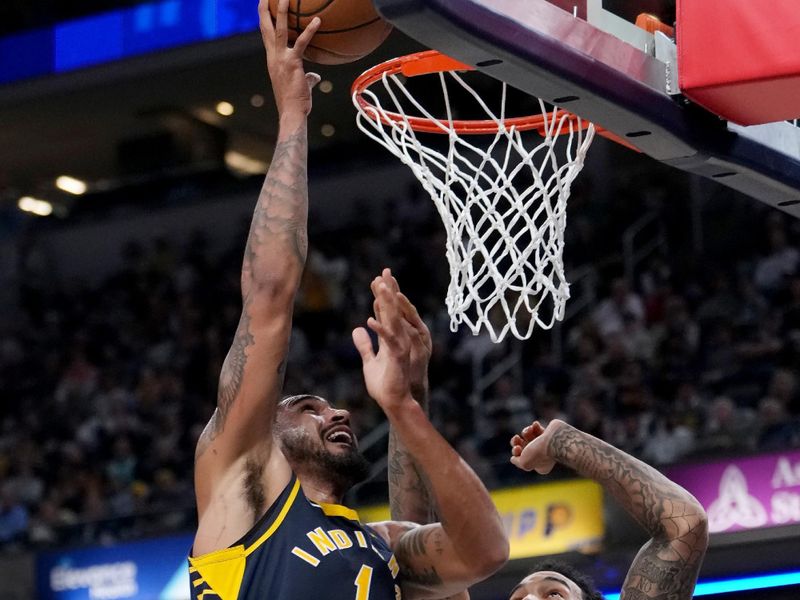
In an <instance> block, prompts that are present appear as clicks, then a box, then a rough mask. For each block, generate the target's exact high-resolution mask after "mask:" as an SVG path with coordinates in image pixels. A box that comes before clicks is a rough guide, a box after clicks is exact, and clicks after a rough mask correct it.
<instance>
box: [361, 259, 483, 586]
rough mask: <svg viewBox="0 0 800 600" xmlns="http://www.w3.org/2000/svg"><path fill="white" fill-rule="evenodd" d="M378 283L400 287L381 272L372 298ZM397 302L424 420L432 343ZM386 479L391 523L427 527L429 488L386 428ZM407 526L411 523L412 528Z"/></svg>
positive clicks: (431, 515) (409, 307) (410, 308)
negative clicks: (405, 331)
mask: <svg viewBox="0 0 800 600" xmlns="http://www.w3.org/2000/svg"><path fill="white" fill-rule="evenodd" d="M381 281H383V282H384V283H385V284H386V285H388V286H389V288H390V289H391V290H392V291H394V292H396V293H397V292H400V286H399V285H398V283H397V280H396V279H395V278H394V277H393V276H392V272H391V271H390V270H389V269H384V271H383V273H382V275H381V277H376V278H375V279H374V280H373V282H372V285H371V287H372V292H373V294H375V296H376V297H377V290H378V288H377V286H378V284H379V283H380V282H381ZM397 299H398V301H399V305H400V311H401V313H402V315H403V320H404V321H405V325H406V330H407V331H408V334H409V338H410V341H411V351H410V356H409V358H410V365H409V378H410V381H409V383H410V391H411V396H412V397H413V398H414V400H416V401H417V404H419V406H420V408H421V409H422V412H423V413H425V416H426V417H428V416H429V412H428V401H429V393H430V387H429V385H428V362H429V361H430V358H431V352H432V351H433V340H432V339H431V333H430V331H429V330H428V326H427V325H425V321H423V320H422V318H421V317H420V316H419V312H417V308H416V307H415V306H414V305H413V304H412V303H411V301H410V300H409V299H408V298H407V297H406V296H405V295H404V294H402V293H398V296H397ZM375 313H376V317H378V320H380V317H379V315H380V307H379V306H378V303H377V301H376V302H375ZM388 477H389V509H390V512H391V516H392V520H393V521H405V522H410V523H408V524H407V525H405V526H404V527H403V526H401V527H400V529H401V530H402V531H403V532H407V531H410V530H411V529H413V528H415V527H416V525H427V524H428V523H433V522H434V521H436V520H437V518H436V509H435V506H434V504H433V498H432V495H431V491H430V484H429V483H428V481H427V479H426V478H425V476H424V475H423V473H422V471H421V470H420V468H419V467H418V466H417V465H416V463H415V462H414V459H413V458H412V456H411V453H410V452H409V451H408V449H406V447H405V445H403V442H402V440H401V439H400V437H399V436H398V435H397V432H396V431H395V428H394V427H392V426H390V427H389V465H388ZM411 523H414V525H412V524H411ZM393 533H395V534H396V537H399V536H397V533H398V530H397V529H395V530H394V531H393ZM445 600H469V592H467V591H466V590H464V591H463V592H461V593H459V594H456V595H454V596H449V597H448V598H446V599H445Z"/></svg>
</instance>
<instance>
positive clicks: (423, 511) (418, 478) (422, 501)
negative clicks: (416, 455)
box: [388, 430, 436, 524]
mask: <svg viewBox="0 0 800 600" xmlns="http://www.w3.org/2000/svg"><path fill="white" fill-rule="evenodd" d="M388 478H389V508H390V511H391V515H392V519H394V520H395V521H413V522H415V523H420V524H426V523H432V522H433V521H434V520H435V512H436V511H435V510H434V504H433V499H432V498H431V493H430V487H429V485H428V482H427V479H426V477H425V476H424V474H423V473H422V472H421V471H420V470H419V468H418V467H417V465H416V464H414V459H413V458H412V457H411V454H410V453H409V452H408V451H407V450H406V449H405V447H404V446H403V443H402V442H401V441H400V440H399V439H398V438H397V434H396V433H395V432H394V430H390V431H389V466H388Z"/></svg>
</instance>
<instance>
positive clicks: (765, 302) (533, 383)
mask: <svg viewBox="0 0 800 600" xmlns="http://www.w3.org/2000/svg"><path fill="white" fill-rule="evenodd" d="M576 193H577V194H578V196H580V193H581V192H580V190H578V191H577V192H576ZM576 202H577V203H578V204H580V202H581V200H580V197H578V199H577V200H576ZM360 213H361V218H360V219H359V222H358V224H356V225H353V226H352V227H351V228H349V229H347V230H340V231H333V232H316V233H314V234H313V235H312V243H311V246H312V247H311V250H310V254H309V258H308V264H307V268H306V272H305V275H304V278H303V281H302V284H301V289H300V292H299V295H298V299H297V305H296V313H295V329H294V332H293V337H292V343H291V349H290V356H289V370H288V373H287V379H286V386H285V391H286V393H287V394H289V393H297V392H305V391H308V392H313V393H317V394H320V395H323V396H325V397H327V398H329V399H330V400H331V401H332V402H334V403H336V404H337V405H340V406H344V407H346V408H348V409H350V411H351V413H352V415H351V419H352V421H353V426H354V428H355V429H356V431H357V432H359V434H360V437H361V438H362V439H363V438H364V436H365V435H368V434H369V432H371V431H373V430H375V429H376V428H377V427H379V425H380V424H381V422H382V421H383V419H382V416H381V413H380V411H379V410H378V409H377V408H376V407H375V405H374V403H373V402H372V401H371V400H370V399H369V398H368V397H367V395H366V393H365V391H364V386H363V381H362V378H361V371H360V362H359V358H358V355H357V353H356V352H355V350H354V348H353V347H352V343H351V341H350V332H351V330H352V328H353V327H355V326H358V325H362V324H363V323H364V322H365V321H366V318H367V317H368V316H369V314H370V310H371V298H370V296H369V293H368V290H369V282H370V281H371V279H372V278H373V277H374V276H375V275H376V274H377V273H378V272H379V269H380V268H381V267H383V266H387V265H389V266H392V267H393V269H394V271H395V273H396V275H397V276H398V279H399V281H400V283H401V285H402V286H403V288H404V290H405V292H406V293H407V295H408V296H409V297H410V298H412V300H413V301H414V302H415V303H416V304H417V306H418V307H419V309H420V312H421V313H422V314H423V316H424V317H425V319H426V322H427V323H428V325H429V327H430V329H431V332H432V335H433V339H434V355H433V358H432V361H431V365H430V380H431V413H432V417H433V419H434V420H435V422H436V424H437V426H438V427H439V428H440V430H441V431H442V432H443V433H444V434H445V435H446V437H447V438H448V439H449V440H450V441H451V443H453V444H454V445H455V446H456V447H457V449H458V450H459V452H460V453H461V454H462V455H463V456H464V457H465V458H466V459H467V460H468V461H469V462H470V463H471V464H472V465H473V467H474V468H475V469H476V471H477V472H478V473H479V475H480V476H481V477H482V478H483V479H484V480H485V481H486V483H487V484H488V485H490V486H498V485H503V484H506V483H510V482H514V481H515V478H518V477H519V472H518V471H516V470H515V469H513V468H510V467H509V465H508V461H507V456H508V440H509V438H510V437H511V435H512V434H513V433H515V432H516V431H518V430H519V429H520V428H521V427H523V426H524V425H527V424H529V423H530V422H531V420H532V419H534V418H535V419H539V420H542V421H549V420H551V419H554V418H562V419H566V420H568V421H570V422H571V423H573V424H574V425H575V426H577V427H579V428H581V429H583V430H584V431H587V432H589V433H592V434H594V435H596V436H598V437H600V438H603V439H605V440H607V441H609V442H610V443H612V444H614V445H616V446H618V447H620V448H622V449H624V450H626V451H628V452H631V453H633V454H635V455H637V456H640V457H642V458H643V459H645V460H646V461H648V462H650V463H652V464H655V465H664V464H668V463H672V462H676V461H681V460H687V459H691V458H703V457H709V456H715V455H720V454H726V455H730V454H732V453H748V452H757V451H769V450H776V449H782V448H788V447H791V446H797V445H800V385H799V383H798V380H797V375H796V374H797V373H798V369H797V367H798V364H800V252H798V250H797V243H796V242H797V240H798V236H797V232H796V231H795V230H794V229H792V227H793V225H792V224H791V223H790V222H788V221H786V220H784V219H783V218H782V217H781V216H780V215H778V214H777V213H774V212H769V213H766V212H765V213H760V217H759V219H760V221H759V223H758V227H760V228H761V230H763V231H762V233H763V236H762V237H763V244H760V245H758V244H757V246H758V247H757V248H755V249H754V250H753V252H752V253H750V254H749V255H746V256H741V257H736V260H731V261H728V262H727V263H725V262H722V266H721V267H719V268H717V269H712V270H708V269H703V270H702V276H700V275H697V274H696V273H694V274H693V272H692V269H690V268H686V266H685V264H684V265H676V264H675V261H673V260H671V256H670V254H669V253H665V252H661V253H656V254H654V255H653V256H652V257H651V258H650V259H649V260H648V261H647V262H646V263H644V265H643V266H642V268H641V269H639V270H638V271H637V275H636V277H635V280H634V281H628V280H626V279H625V278H624V277H621V276H618V275H616V276H615V275H614V274H613V272H611V271H610V272H609V273H611V274H609V276H608V277H605V273H604V274H603V275H604V276H603V277H601V279H600V281H601V289H600V297H601V299H600V301H599V302H597V303H596V304H595V305H594V306H592V307H590V308H589V309H587V310H585V311H584V312H583V313H581V314H579V315H578V316H577V317H575V318H573V319H572V320H571V321H570V323H569V324H568V325H567V326H566V327H564V328H563V330H562V332H561V335H562V337H563V343H562V344H561V348H562V350H561V353H560V354H561V355H560V356H559V355H557V353H556V352H555V351H554V346H553V345H552V343H551V342H552V339H553V336H552V334H550V333H546V332H543V333H542V334H541V335H538V336H535V337H534V339H533V340H531V341H529V342H527V343H519V342H511V341H509V342H508V343H506V344H503V345H500V346H493V345H492V344H491V343H490V342H488V341H487V339H486V338H485V337H473V336H472V335H470V334H469V333H468V332H467V331H460V332H458V333H452V332H450V330H449V317H448V316H447V314H446V313H445V311H444V308H443V300H442V299H443V296H444V290H445V289H446V286H447V282H448V278H449V274H448V271H447V266H446V263H445V260H444V256H443V254H444V252H443V248H444V233H443V231H442V228H441V225H440V224H439V223H438V221H437V217H436V215H435V214H434V213H433V209H432V206H431V204H430V202H429V201H428V200H427V198H424V197H422V196H420V195H419V193H417V192H410V193H409V194H408V195H407V197H406V198H404V199H403V201H398V202H397V203H396V204H395V205H394V207H393V209H392V211H391V212H385V213H380V212H376V211H375V210H373V209H371V208H370V207H369V204H368V203H365V204H364V206H363V211H360ZM583 217H584V219H585V218H586V214H584V215H583ZM620 218H622V217H620ZM574 221H575V222H574V225H575V226H574V228H573V230H572V231H573V233H572V234H571V235H572V236H573V237H572V239H571V240H568V244H570V245H571V246H569V247H571V248H572V249H571V250H570V252H571V255H570V261H571V262H573V263H575V264H578V263H582V262H584V261H585V257H584V256H583V255H582V254H581V252H582V250H581V249H582V248H583V249H587V248H593V249H594V250H595V252H598V248H601V246H602V242H601V240H614V239H618V237H617V238H615V234H614V233H613V232H612V233H611V234H608V231H606V232H605V233H604V234H603V235H602V236H601V235H600V233H601V231H600V228H601V227H603V225H602V224H601V223H600V222H599V221H598V222H596V223H595V224H594V225H592V226H590V225H589V224H587V222H585V221H582V219H581V217H577V218H576V219H575V220H574ZM621 222H624V219H623V220H622V221H615V220H613V219H612V223H611V225H613V226H615V227H620V226H621V225H620V223H621ZM611 225H609V227H610V226H611ZM246 227H247V224H246V223H243V224H242V230H241V234H240V235H239V236H237V238H236V240H235V241H234V243H232V244H231V246H230V247H229V248H227V249H226V250H225V251H223V252H212V251H211V249H210V245H209V243H208V240H207V238H206V236H205V235H204V234H203V233H202V232H196V233H195V234H194V235H193V236H192V238H191V240H190V241H189V242H188V243H187V244H186V245H182V246H177V245H176V244H174V243H172V242H171V241H170V240H169V239H156V240H152V241H147V242H130V243H128V244H127V246H126V247H125V250H124V253H123V257H122V262H121V267H120V268H119V270H118V271H117V272H116V273H114V274H113V275H112V276H110V277H108V278H106V279H105V280H104V281H102V282H99V283H98V284H93V285H88V284H80V285H79V284H76V283H75V282H70V283H69V285H67V284H66V282H61V281H59V278H58V274H57V273H53V272H52V270H51V267H50V261H48V259H47V252H48V250H47V245H46V240H36V239H35V238H34V239H33V240H32V241H31V240H30V239H29V241H27V242H25V245H24V247H22V248H21V249H20V257H21V258H20V261H21V262H20V265H19V273H20V279H19V286H18V290H15V293H16V295H17V298H18V305H19V306H18V308H17V309H16V310H7V311H4V316H3V317H2V320H0V328H2V335H1V336H0V382H1V384H0V394H2V399H1V401H0V544H3V545H5V546H6V547H9V546H11V547H13V546H14V545H15V544H16V545H20V544H32V545H48V544H54V543H65V542H69V543H74V542H82V541H83V542H89V541H92V542H97V541H104V540H113V539H118V538H123V537H129V536H132V535H144V534H147V533H155V532H162V531H166V530H170V529H181V528H185V529H190V528H191V525H192V519H193V518H194V517H193V511H192V506H193V491H192V473H193V456H194V446H195V441H196V439H197V437H198V436H199V434H200V432H201V431H202V428H203V427H204V425H205V423H206V421H207V419H208V418H209V416H210V415H211V413H212V411H213V408H214V403H215V397H216V387H217V377H218V374H219V371H220V367H221V364H222V361H223V360H224V358H225V354H226V352H227V349H228V345H229V343H230V341H231V338H232V336H233V333H234V331H235V329H236V324H237V321H238V318H239V314H240V303H241V298H240V291H239V274H240V266H241V257H242V252H243V245H244V241H245V239H246ZM759 235H761V234H759ZM607 243H610V242H607ZM609 248H610V246H609ZM609 251H610V250H609ZM587 254H589V255H590V254H591V253H589V252H588V251H587ZM595 256H599V254H595ZM515 353H516V354H515ZM509 355H512V356H513V355H518V356H519V357H520V361H519V362H517V363H514V362H513V361H512V362H511V363H509V364H510V368H509V369H508V370H506V371H500V373H501V374H500V375H499V377H497V378H496V379H494V380H493V381H492V383H491V385H490V386H489V387H488V388H487V389H486V390H485V392H484V393H483V394H482V398H480V399H479V400H478V399H476V396H475V393H474V392H475V390H474V387H473V386H474V382H475V377H476V376H480V375H482V374H485V373H488V372H489V371H490V370H492V369H493V368H496V367H497V366H498V365H500V364H501V363H502V362H503V361H504V360H505V359H507V357H508V356H509ZM476 365H478V367H477V368H478V371H479V372H477V373H476ZM369 452H370V457H371V458H373V459H377V458H380V456H381V454H382V453H384V452H385V446H383V445H382V444H378V445H376V446H375V447H373V448H372V449H370V450H369ZM380 487H384V488H385V486H380ZM361 499H363V498H360V500H361ZM367 499H368V498H367Z"/></svg>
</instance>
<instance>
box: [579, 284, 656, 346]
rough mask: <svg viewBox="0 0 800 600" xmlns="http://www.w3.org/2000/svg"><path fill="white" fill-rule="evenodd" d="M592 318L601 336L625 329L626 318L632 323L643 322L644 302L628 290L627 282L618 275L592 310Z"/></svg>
mask: <svg viewBox="0 0 800 600" xmlns="http://www.w3.org/2000/svg"><path fill="white" fill-rule="evenodd" d="M592 318H593V320H594V322H595V324H596V325H597V328H598V330H599V331H600V335H602V336H603V337H605V336H608V335H610V334H612V333H619V332H621V331H623V330H624V329H625V322H626V319H627V320H628V321H631V322H632V324H633V325H637V324H638V323H643V322H644V304H643V303H642V299H641V298H640V297H639V295H638V294H636V293H634V292H632V291H631V290H630V286H629V284H628V282H627V281H626V280H625V279H623V278H621V277H618V278H617V279H615V280H614V281H612V282H611V293H610V295H609V297H608V298H606V299H604V300H603V301H602V302H600V305H599V306H598V307H597V309H596V310H595V311H594V314H593V317H592Z"/></svg>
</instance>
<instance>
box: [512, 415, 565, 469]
mask: <svg viewBox="0 0 800 600" xmlns="http://www.w3.org/2000/svg"><path fill="white" fill-rule="evenodd" d="M563 426H566V423H564V422H563V421H559V420H558V419H553V420H552V421H551V422H550V423H549V424H548V426H547V428H544V427H542V425H541V423H539V421H534V422H533V424H531V425H528V426H527V427H526V428H525V429H523V430H522V433H520V434H519V435H515V436H514V437H513V438H511V463H512V464H513V465H514V466H516V467H518V468H520V469H522V470H523V471H536V472H537V473H539V474H540V475H547V474H548V473H549V472H550V471H552V470H553V467H554V466H555V464H556V461H555V460H554V459H552V458H550V455H549V453H548V449H547V446H548V445H549V443H550V438H551V437H552V435H553V433H554V432H555V430H556V429H558V428H559V427H563Z"/></svg>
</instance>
